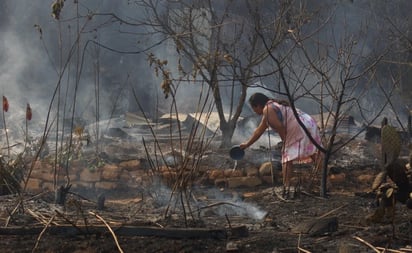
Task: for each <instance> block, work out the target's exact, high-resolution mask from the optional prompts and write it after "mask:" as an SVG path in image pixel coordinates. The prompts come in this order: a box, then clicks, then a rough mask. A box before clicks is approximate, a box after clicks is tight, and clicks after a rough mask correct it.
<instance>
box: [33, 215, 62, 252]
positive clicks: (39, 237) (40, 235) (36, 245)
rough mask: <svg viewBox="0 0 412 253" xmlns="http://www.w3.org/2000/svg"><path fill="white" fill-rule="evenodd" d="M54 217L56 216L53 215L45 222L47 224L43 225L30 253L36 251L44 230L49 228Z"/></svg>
mask: <svg viewBox="0 0 412 253" xmlns="http://www.w3.org/2000/svg"><path fill="white" fill-rule="evenodd" d="M55 217H56V214H54V215H53V216H52V217H51V218H50V219H49V220H48V221H47V223H46V224H45V226H44V228H43V230H42V231H41V232H40V234H39V236H38V237H37V240H36V244H35V245H34V247H33V249H32V251H31V252H32V253H34V252H35V251H36V249H37V247H38V246H39V243H40V239H41V237H42V236H43V234H44V233H45V232H46V229H47V228H48V227H49V226H50V223H52V221H53V220H54V218H55Z"/></svg>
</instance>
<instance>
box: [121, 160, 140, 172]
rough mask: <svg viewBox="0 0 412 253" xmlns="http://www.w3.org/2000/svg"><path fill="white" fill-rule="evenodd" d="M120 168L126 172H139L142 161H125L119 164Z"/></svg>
mask: <svg viewBox="0 0 412 253" xmlns="http://www.w3.org/2000/svg"><path fill="white" fill-rule="evenodd" d="M119 167H121V168H123V169H126V170H139V169H141V168H140V160H137V159H133V160H129V161H123V162H121V163H120V164H119Z"/></svg>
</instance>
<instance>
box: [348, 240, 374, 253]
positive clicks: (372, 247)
mask: <svg viewBox="0 0 412 253" xmlns="http://www.w3.org/2000/svg"><path fill="white" fill-rule="evenodd" d="M353 238H354V239H356V240H358V241H360V242H361V243H363V244H365V245H366V246H368V247H369V248H371V249H372V250H374V251H375V252H377V253H381V251H380V250H379V249H377V248H376V247H374V246H373V245H372V244H370V243H369V242H367V241H365V240H363V239H362V238H360V237H358V236H353Z"/></svg>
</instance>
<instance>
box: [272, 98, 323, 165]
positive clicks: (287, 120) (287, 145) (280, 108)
mask: <svg viewBox="0 0 412 253" xmlns="http://www.w3.org/2000/svg"><path fill="white" fill-rule="evenodd" d="M268 105H269V106H271V107H272V108H273V109H274V110H275V111H276V113H277V115H278V118H279V120H280V121H281V122H282V123H283V125H284V127H285V128H286V138H285V140H283V148H282V163H285V162H288V161H294V162H298V163H307V162H311V161H312V159H311V156H312V155H313V154H315V153H316V152H317V148H316V146H315V145H314V144H313V143H312V142H311V140H310V138H309V137H308V136H307V135H306V133H305V131H304V130H303V128H302V127H301V126H300V125H299V122H298V121H297V120H296V117H295V115H294V114H293V110H292V108H291V107H289V106H285V105H281V104H279V103H276V102H275V101H270V102H268ZM297 112H298V115H299V119H300V120H301V121H302V123H303V124H304V125H305V127H306V129H307V130H308V131H309V133H310V134H311V136H312V137H313V139H314V140H315V141H316V142H317V143H318V144H321V139H320V134H319V129H318V126H317V124H316V121H315V120H314V119H313V118H312V117H311V116H310V115H309V114H307V113H305V112H303V111H301V110H299V109H297ZM270 127H271V128H272V129H273V127H272V126H270Z"/></svg>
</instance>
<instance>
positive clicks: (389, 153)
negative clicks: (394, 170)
mask: <svg viewBox="0 0 412 253" xmlns="http://www.w3.org/2000/svg"><path fill="white" fill-rule="evenodd" d="M381 147H382V163H383V165H384V166H386V165H389V164H391V163H393V162H394V161H395V160H396V159H398V157H399V153H400V151H401V138H400V136H399V133H398V132H397V131H396V129H395V128H394V127H392V126H389V125H385V126H383V127H382V129H381Z"/></svg>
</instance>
